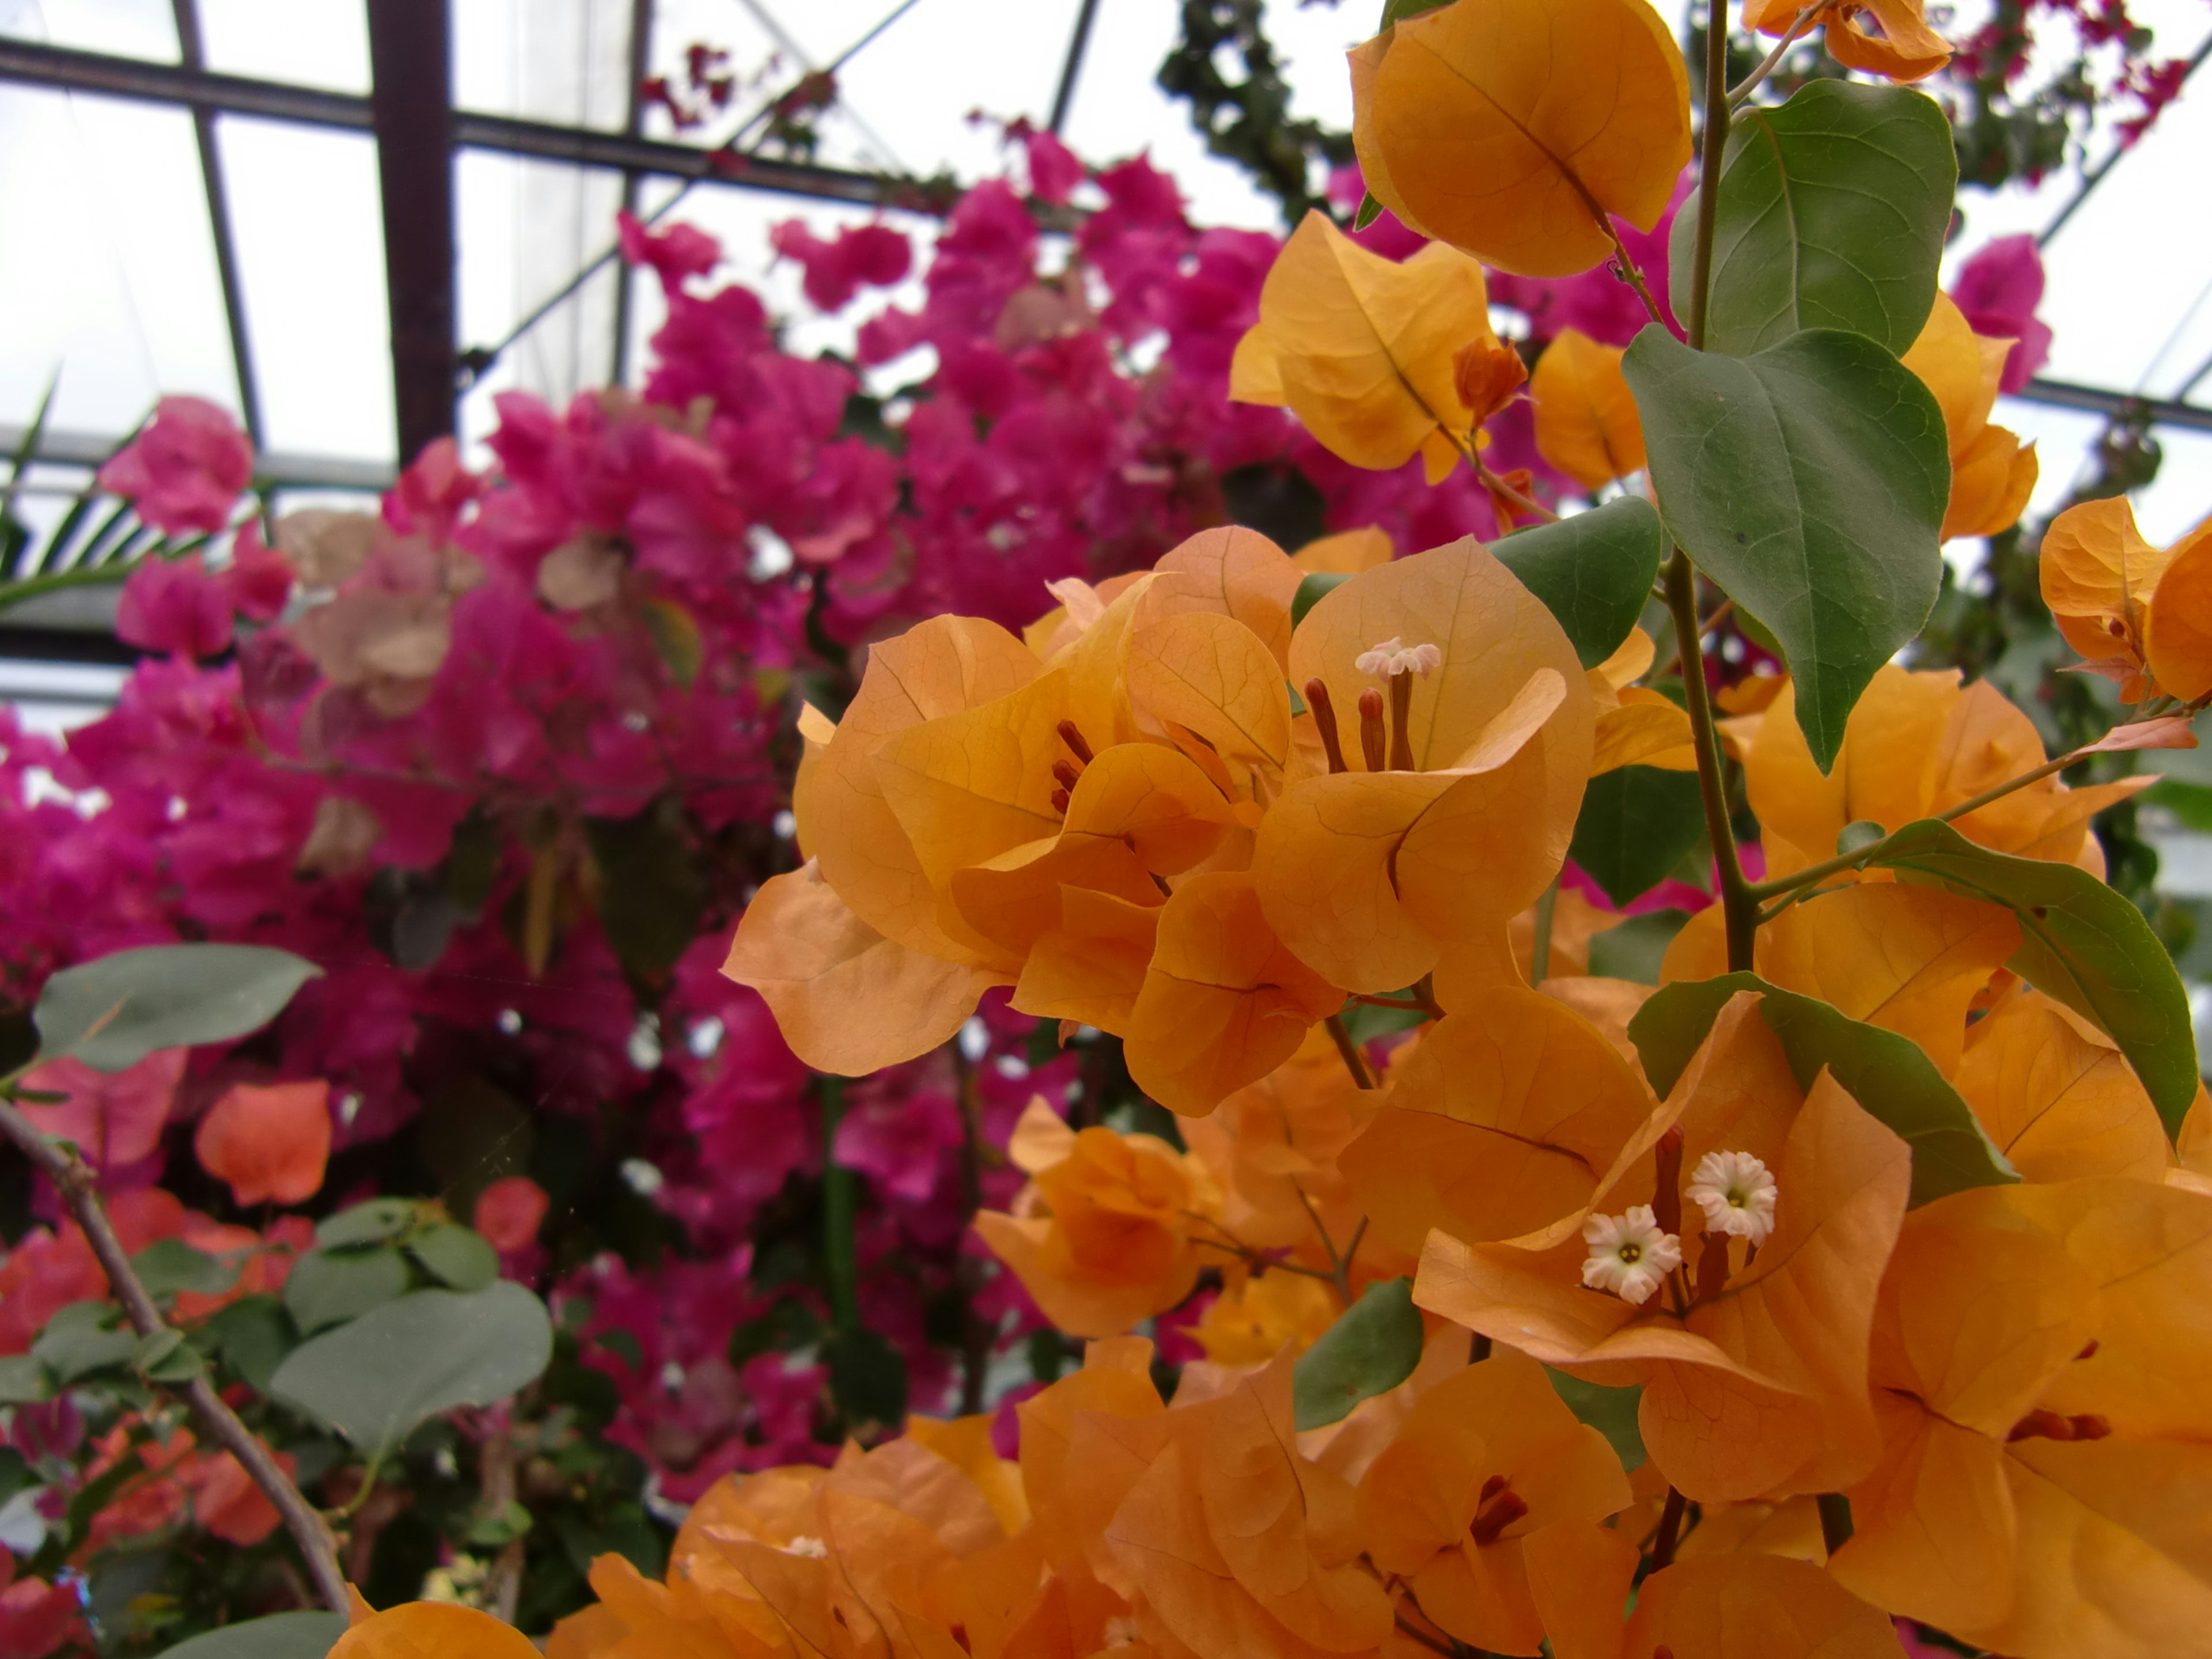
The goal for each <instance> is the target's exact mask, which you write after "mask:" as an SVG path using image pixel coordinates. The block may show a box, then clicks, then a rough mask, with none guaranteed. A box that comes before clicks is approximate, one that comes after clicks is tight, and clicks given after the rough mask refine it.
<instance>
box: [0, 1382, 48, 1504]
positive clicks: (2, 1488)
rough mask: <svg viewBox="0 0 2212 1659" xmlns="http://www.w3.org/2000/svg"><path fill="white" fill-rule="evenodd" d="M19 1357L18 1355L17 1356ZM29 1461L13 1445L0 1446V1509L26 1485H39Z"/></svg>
mask: <svg viewBox="0 0 2212 1659" xmlns="http://www.w3.org/2000/svg"><path fill="white" fill-rule="evenodd" d="M19 1357H20V1356H19ZM39 1484H40V1482H39V1477H38V1476H37V1475H36V1474H33V1473H32V1471H31V1466H30V1463H29V1462H27V1460H26V1459H25V1458H24V1456H23V1454H22V1453H21V1452H19V1451H17V1450H16V1449H15V1448H14V1447H13V1446H0V1509H4V1508H5V1507H6V1506H7V1504H8V1501H9V1499H10V1498H14V1497H15V1494H16V1493H17V1492H21V1491H22V1490H23V1489H24V1488H25V1487H27V1486H37V1485H39Z"/></svg>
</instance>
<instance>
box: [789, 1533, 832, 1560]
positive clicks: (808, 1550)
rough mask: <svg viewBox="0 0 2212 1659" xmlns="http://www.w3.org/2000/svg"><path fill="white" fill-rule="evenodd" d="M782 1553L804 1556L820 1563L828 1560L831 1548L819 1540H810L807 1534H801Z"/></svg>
mask: <svg viewBox="0 0 2212 1659" xmlns="http://www.w3.org/2000/svg"><path fill="white" fill-rule="evenodd" d="M782 1553H784V1554H786V1555H803V1556H805V1558H806V1559H808V1560H810V1561H820V1560H824V1559H827V1558H828V1556H829V1546H828V1545H827V1544H825V1543H823V1541H821V1540H820V1539H818V1538H810V1537H808V1536H807V1535H806V1534H805V1533H801V1534H799V1536H797V1537H796V1538H793V1540H792V1541H790V1542H789V1543H788V1544H786V1545H785V1546H783V1550H782Z"/></svg>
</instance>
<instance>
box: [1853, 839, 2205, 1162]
mask: <svg viewBox="0 0 2212 1659" xmlns="http://www.w3.org/2000/svg"><path fill="white" fill-rule="evenodd" d="M1870 862H1871V863H1873V864H1874V865H1875V866H1876V867H1877V868H1880V869H1884V870H1894V871H1896V872H1897V873H1898V874H1899V876H1900V877H1902V878H1905V880H1907V881H1924V882H1928V883H1930V884H1934V885H1936V886H1939V887H1945V888H1948V889H1949V890H1951V891H1952V892H1954V893H1962V894H1964V895H1965V896H1966V897H1968V898H1977V899H1982V900H1984V901H1985V902H1989V903H1991V904H2002V905H2003V906H2005V907H2006V908H2008V909H2009V910H2011V912H2012V913H2013V915H2015V916H2016V917H2018V918H2019V920H2020V949H2019V950H2018V951H2015V953H2014V955H2013V958H2012V960H2011V961H2010V962H2008V963H2006V964H2005V965H2006V966H2007V967H2008V968H2010V969H2012V970H2013V972H2015V973H2016V974H2018V975H2020V976H2021V978H2022V979H2024V980H2026V981H2027V982H2028V983H2029V984H2030V985H2033V987H2035V988H2036V989H2037V990H2039V991H2040V992H2042V993H2043V994H2045V996H2050V997H2056V998H2057V1000H2059V1001H2061V1002H2063V1003H2064V1004H2065V1005H2066V1006H2068V1007H2069V1008H2072V1009H2074V1010H2075V1012H2078V1013H2080V1014H2081V1015H2083V1016H2084V1017H2085V1018H2089V1019H2092V1020H2094V1021H2095V1022H2096V1023H2097V1024H2100V1025H2101V1026H2103V1027H2104V1028H2105V1030H2106V1033H2107V1034H2109V1035H2110V1036H2111V1037H2112V1041H2113V1042H2117V1043H2118V1044H2119V1045H2120V1052H2121V1053H2122V1054H2125V1055H2126V1056H2127V1057H2128V1063H2129V1064H2130V1066H2134V1067H2135V1069H2136V1076H2137V1077H2138V1078H2140V1079H2142V1085H2143V1088H2144V1090H2145V1091H2147V1092H2148V1094H2149V1096H2150V1097H2151V1101H2152V1103H2153V1104H2154V1105H2155V1106H2156V1107H2157V1108H2158V1115H2159V1116H2160V1118H2161V1119H2163V1120H2164V1121H2165V1123H2166V1133H2167V1134H2169V1135H2172V1134H2176V1133H2179V1131H2180V1128H2181V1120H2182V1118H2183V1116H2184V1115H2185V1114H2186V1113H2187V1112H2188V1110H2189V1103H2190V1102H2191V1101H2192V1100H2194V1099H2195V1098H2196V1097H2197V1037H2196V1033H2195V1031H2194V1030H2192V1029H2191V1023H2190V1018H2189V993H2188V992H2187V991H2186V990H2185V988H2184V987H2183V986H2182V983H2181V975H2179V974H2178V973H2176V972H2175V971H2174V967H2173V958H2172V957H2170V956H2168V955H2167V954H2166V947H2165V946H2164V945H2160V943H2159V939H2158V935H2157V934H2156V933H2153V932H2152V931H2151V927H2150V923H2148V921H2144V920H2143V914H2142V911H2140V910H2138V909H2136V907H2135V906H2134V905H2133V904H2131V903H2130V902H2128V901H2127V900H2126V899H2125V898H2124V897H2122V896H2120V895H2119V894H2118V893H2116V892H2114V891H2113V890H2112V889H2111V888H2110V887H2107V886H2106V884H2104V883H2103V882H2101V881H2100V880H2098V879H2097V878H2096V877H2094V876H2093V875H2091V874H2090V873H2089V872H2087V870H2082V869H2079V868H2076V867H2075V866H2073V865H2070V864H2053V863H2051V861H2050V860H2046V859H2023V858H2015V857H2014V856H2013V855H2012V854H2008V853H1993V852H1991V851H1990V849H1989V848H1986V847H1978V846H1976V845H1975V844H1974V843H1973V842H1970V841H1968V840H1967V839H1966V837H1965V836H1962V835H1960V833H1959V832H1958V831H1957V830H1956V829H1953V828H1952V827H1951V826H1950V825H1949V824H1948V823H1942V822H1941V821H1939V820H1937V819H1935V818H1923V819H1922V820H1921V821H1920V822H1919V823H1908V824H1906V825H1905V828H1903V829H1900V830H1899V831H1898V832H1897V834H1895V835H1894V836H1891V837H1890V838H1889V841H1888V842H1887V845H1886V846H1884V848H1882V850H1881V852H1880V853H1879V854H1876V855H1875V857H1874V858H1873V859H1872V860H1870Z"/></svg>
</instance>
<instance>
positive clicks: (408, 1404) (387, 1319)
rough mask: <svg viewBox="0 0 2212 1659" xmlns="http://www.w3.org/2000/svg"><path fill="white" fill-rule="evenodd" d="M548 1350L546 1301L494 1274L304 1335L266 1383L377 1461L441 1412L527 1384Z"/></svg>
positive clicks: (548, 1354)
mask: <svg viewBox="0 0 2212 1659" xmlns="http://www.w3.org/2000/svg"><path fill="white" fill-rule="evenodd" d="M552 1357H553V1325H552V1322H551V1321H550V1320H549V1319H548V1318H547V1317H546V1316H545V1305H544V1304H543V1303H541V1302H540V1301H538V1298H537V1297H534V1296H532V1294H531V1293H530V1292H529V1291H526V1290H524V1289H523V1288H522V1286H521V1285H516V1284H513V1283H510V1282H508V1281H507V1280H505V1279H501V1281H500V1282H499V1283H497V1284H495V1285H487V1286H486V1287H485V1288H484V1289H483V1290H481V1291H475V1292H473V1293H472V1294H470V1295H462V1294H460V1293H459V1292H458V1291H416V1292H415V1293H414V1294H413V1295H411V1296H404V1297H400V1298H399V1299H398V1301H396V1302H388V1303H386V1304H385V1305H384V1306H382V1307H380V1308H379V1309H377V1310H375V1311H374V1312H373V1313H368V1314H365V1315H363V1316H362V1317H361V1318H359V1319H356V1320H355V1321H354V1322H352V1323H351V1324H349V1325H342V1326H340V1327H339V1328H337V1329H336V1330H334V1331H330V1332H326V1333H325V1334H323V1335H321V1336H318V1337H315V1338H313V1339H312V1340H309V1341H307V1342H303V1343H301V1345H300V1346H298V1347H296V1348H295V1349H294V1350H293V1351H292V1352H291V1355H290V1357H289V1358H287V1359H286V1360H285V1361H284V1363H283V1364H282V1365H280V1366H278V1367H277V1369H276V1376H274V1377H272V1378H271V1379H270V1383H269V1392H270V1395H273V1396H274V1397H276V1399H279V1400H282V1401H284V1402H285V1403H286V1404H288V1405H290V1406H294V1407H298V1408H299V1409H300V1410H301V1411H303V1412H306V1413H308V1414H309V1415H310V1416H313V1417H314V1418H317V1419H320V1420H321V1421H323V1422H325V1423H327V1424H328V1425H330V1426H331V1427H332V1428H333V1429H336V1430H337V1431H338V1432H339V1433H340V1434H342V1435H343V1436H344V1437H346V1439H347V1440H348V1441H349V1442H350V1443H352V1445H353V1448H354V1449H355V1450H356V1451H357V1452H359V1453H360V1454H361V1455H362V1456H363V1457H364V1458H367V1459H368V1460H370V1461H371V1462H375V1461H379V1460H381V1459H382V1458H384V1457H386V1456H388V1455H390V1454H391V1453H392V1450H393V1449H395V1448H396V1447H397V1446H398V1444H399V1443H400V1442H402V1441H403V1440H404V1439H406V1437H408V1436H409V1435H410V1434H411V1433H412V1432H414V1431H415V1429H416V1427H417V1425H421V1424H422V1423H424V1422H426V1421H428V1419H431V1418H433V1417H435V1416H436V1415H437V1414H438V1413H441V1412H447V1411H451V1410H453V1408H454V1407H458V1406H489V1405H491V1404H492V1403H494V1402H495V1401H500V1400H504V1399H505V1398H507V1396H508V1395H511V1394H513V1393H514V1392H515V1391H516V1390H517V1389H522V1388H526V1387H527V1386H528V1385H529V1384H530V1383H533V1382H535V1381H536V1380H537V1379H538V1376H539V1375H540V1373H542V1372H543V1371H544V1369H545V1365H546V1362H547V1361H548V1360H550V1358H552Z"/></svg>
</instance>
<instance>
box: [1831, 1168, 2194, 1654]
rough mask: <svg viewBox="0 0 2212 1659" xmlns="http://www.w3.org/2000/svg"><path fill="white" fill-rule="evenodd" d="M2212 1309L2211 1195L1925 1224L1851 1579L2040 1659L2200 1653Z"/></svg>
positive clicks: (2139, 1195)
mask: <svg viewBox="0 0 2212 1659" xmlns="http://www.w3.org/2000/svg"><path fill="white" fill-rule="evenodd" d="M2209 1298H2212V1196H2207V1195H2206V1194H2203V1193H2201V1192H2197V1191H2191V1190H2184V1189H2181V1188H2174V1187H2170V1186H2160V1185H2157V1184H2154V1183H2152V1182H2142V1181H2132V1180H2126V1179H2111V1178H2103V1179H2089V1180H2082V1181H2075V1182H2063V1183H2060V1184H2057V1185H2047V1186H2039V1185H2029V1186H2021V1187H1999V1188H1976V1189H1973V1190H1972V1191H1968V1192H1963V1193H1957V1194H1953V1195H1951V1196H1950V1197H1948V1198H1945V1199H1941V1200H1937V1201H1936V1202H1935V1203H1933V1204H1930V1205H1928V1206H1924V1207H1923V1208H1922V1209H1920V1210H1918V1211H1916V1212H1914V1213H1913V1215H1912V1216H1911V1218H1910V1219H1909V1220H1908V1222H1907V1224H1906V1225H1905V1231H1904V1232H1903V1234H1902V1235H1901V1237H1899V1241H1898V1247H1897V1252H1896V1255H1895V1257H1894V1258H1893V1261H1892V1262H1891V1264H1890V1268H1889V1272H1888V1274H1887V1277H1886V1279H1884V1282H1883V1285H1882V1299H1881V1316H1880V1318H1879V1320H1878V1322H1877V1324H1876V1328H1875V1343H1874V1349H1873V1375H1874V1380H1875V1384H1876V1387H1877V1390H1878V1398H1879V1400H1880V1401H1881V1412H1880V1416H1881V1428H1882V1439H1883V1455H1882V1461H1881V1465H1880V1467H1879V1468H1876V1469H1875V1471H1873V1472H1872V1473H1871V1474H1869V1476H1868V1477H1867V1478H1866V1479H1865V1480H1863V1481H1862V1482H1860V1483H1858V1484H1857V1485H1856V1486H1853V1487H1852V1488H1851V1490H1850V1500H1851V1516H1852V1522H1853V1527H1854V1531H1853V1534H1852V1537H1851V1540H1850V1542H1849V1543H1847V1544H1845V1545H1844V1547H1842V1549H1841V1550H1840V1551H1839V1552H1838V1553H1837V1555H1836V1556H1835V1558H1834V1559H1833V1560H1832V1562H1831V1563H1830V1569H1831V1571H1832V1572H1833V1573H1834V1574H1835V1576H1836V1577H1838V1579H1839V1580H1840V1581H1841V1582H1842V1583H1844V1584H1845V1585H1847V1586H1849V1587H1850V1588H1851V1589H1854V1590H1856V1591H1857V1592H1858V1593H1859V1594H1860V1595H1867V1596H1871V1597H1874V1598H1876V1599H1878V1600H1879V1601H1881V1604H1882V1605H1883V1606H1885V1607H1893V1608H1895V1609H1897V1610H1898V1611H1899V1612H1902V1613H1909V1614H1911V1616H1912V1617H1915V1618H1918V1619H1923V1620H1928V1621H1929V1622H1931V1623H1935V1624H1938V1625H1940V1626H1942V1627H1943V1628H1944V1629H1946V1630H1947V1631H1948V1632H1951V1633H1952V1634H1954V1635H1955V1636H1958V1637H1960V1638H1963V1639H1965V1640H1966V1641H1968V1642H1971V1643H1972V1644H1975V1645H1977V1646H1981V1647H1986V1648H1990V1649H1993V1650H1997V1651H2000V1652H2003V1653H2008V1654H2018V1655H2021V1656H2023V1659H2061V1656H2065V1659H2075V1656H2093V1659H2118V1656H2130V1659H2133V1656H2142V1659H2149V1656H2152V1655H2157V1654H2167V1653H2179V1652H2185V1651H2188V1650H2191V1649H2192V1648H2193V1647H2196V1646H2199V1645H2201V1644H2202V1643H2203V1633H2204V1631H2205V1629H2206V1628H2207V1625H2208V1621H2212V1547H2208V1545H2207V1542H2206V1540H2205V1536H2204V1529H2203V1525H2202V1524H2201V1522H2202V1515H2203V1493H2204V1492H2206V1491H2208V1490H2212V1445H2208V1432H2207V1431H2208V1429H2212V1411H2208V1407H2207V1405H2206V1402H2205V1397H2204V1395H2203V1390H2202V1389H2200V1388H2198V1387H2197V1386H2196V1384H2195V1383H2194V1381H2193V1379H2195V1378H2197V1377H2199V1376H2203V1374H2204V1368H2205V1367H2206V1365H2207V1364H2212V1346H2208V1338H2207V1330H2206V1326H2205V1322H2204V1319H2203V1309H2204V1307H2205V1306H2206V1305H2207V1303H2208V1299H2209ZM2185 1379H2186V1380H2185ZM2184 1494H2188V1496H2186V1497H2185V1496H2184Z"/></svg>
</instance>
